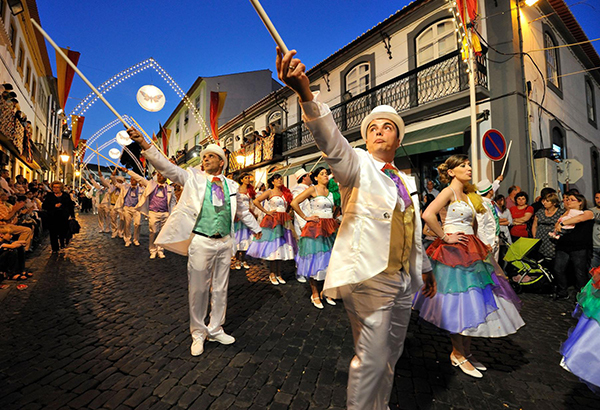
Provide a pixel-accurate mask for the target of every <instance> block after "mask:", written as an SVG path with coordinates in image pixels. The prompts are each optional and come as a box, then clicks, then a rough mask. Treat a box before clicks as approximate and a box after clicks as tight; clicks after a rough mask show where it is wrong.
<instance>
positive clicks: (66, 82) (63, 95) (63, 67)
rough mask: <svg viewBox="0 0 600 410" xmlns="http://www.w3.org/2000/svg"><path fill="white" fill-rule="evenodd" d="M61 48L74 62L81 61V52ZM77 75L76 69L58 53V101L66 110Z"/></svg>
mask: <svg viewBox="0 0 600 410" xmlns="http://www.w3.org/2000/svg"><path fill="white" fill-rule="evenodd" d="M61 50H62V51H63V52H64V53H65V54H66V56H67V57H69V60H71V61H72V62H73V64H75V65H77V63H78V62H79V56H80V55H81V53H78V52H77V51H73V50H67V49H64V48H61ZM74 76H75V70H73V69H72V68H71V67H70V66H69V65H68V64H67V62H66V61H65V60H64V59H63V58H62V57H61V56H60V55H59V54H58V53H56V77H57V78H56V81H57V86H58V101H59V103H60V107H61V108H62V109H63V110H64V109H65V105H66V104H67V98H68V97H69V91H71V84H72V83H73V77H74Z"/></svg>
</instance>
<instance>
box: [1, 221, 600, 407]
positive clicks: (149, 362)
mask: <svg viewBox="0 0 600 410" xmlns="http://www.w3.org/2000/svg"><path fill="white" fill-rule="evenodd" d="M80 222H81V225H82V232H81V233H80V234H79V235H77V236H76V237H75V239H74V240H73V242H72V244H71V246H70V247H69V248H68V249H67V250H66V251H65V252H64V253H61V254H60V255H58V256H52V255H51V254H50V249H49V245H48V244H47V243H45V244H44V245H43V246H41V247H40V249H38V250H36V252H35V254H34V255H33V257H31V258H30V260H29V268H30V269H32V270H33V271H34V272H35V275H34V278H33V279H32V280H29V281H27V282H19V283H26V284H27V285H29V287H28V288H27V289H25V290H17V289H16V288H15V285H16V284H17V283H16V282H11V281H9V282H6V283H8V284H10V285H11V286H10V288H9V289H8V290H3V291H0V328H1V334H0V380H2V382H1V383H0V408H2V409H58V408H74V409H80V408H85V409H100V408H106V409H119V410H120V409H179V408H181V409H186V408H189V409H207V408H210V409H288V408H289V409H309V408H310V409H342V408H343V407H344V404H345V398H346V391H345V388H346V380H347V377H348V365H349V362H350V359H351V358H352V355H353V350H352V334H351V332H350V328H349V324H348V320H347V317H346V314H345V311H344V308H343V306H342V304H341V303H339V304H338V306H329V305H325V309H324V310H317V309H315V308H314V307H313V306H312V305H311V304H310V300H309V297H310V293H309V288H308V286H307V285H303V284H300V283H298V282H296V281H295V280H294V279H293V277H294V275H293V273H292V269H293V264H290V265H287V266H286V267H287V271H286V273H284V277H285V278H286V279H287V280H288V284H286V285H280V286H273V285H271V284H270V283H269V282H268V279H267V273H266V270H265V269H264V268H263V266H262V264H261V263H260V262H258V261H256V262H254V263H252V262H251V268H250V269H249V270H239V271H238V270H232V271H231V279H230V285H229V305H228V311H227V323H226V324H225V330H226V331H227V332H228V333H231V334H232V335H233V336H235V337H236V339H237V341H236V343H235V344H233V345H230V346H223V345H219V344H217V343H206V344H205V352H204V354H202V355H201V356H199V357H192V356H191V355H190V344H191V337H190V336H189V329H188V310H187V309H188V307H187V274H186V259H185V258H183V257H181V256H178V255H175V254H172V253H167V258H166V259H162V260H161V259H155V260H150V259H149V258H148V256H149V255H148V250H147V243H148V231H147V225H146V224H145V225H144V227H143V229H142V238H141V242H142V246H140V247H133V246H132V247H130V248H125V247H124V246H123V242H122V240H117V239H111V238H110V235H108V234H100V233H98V229H97V223H96V219H95V217H92V216H89V215H85V216H81V217H80ZM523 302H524V306H523V310H522V314H523V317H524V319H525V321H526V322H527V325H526V326H525V327H524V328H523V329H521V330H520V331H519V332H518V334H516V335H513V336H510V337H506V338H503V339H498V340H493V339H475V340H474V342H473V345H474V346H473V347H474V351H475V352H477V358H478V359H480V361H481V362H483V363H484V364H485V365H486V366H488V367H489V368H490V370H489V371H487V372H486V374H485V377H484V378H483V379H481V380H475V379H472V378H469V377H468V376H466V375H464V374H462V373H461V372H460V371H458V370H456V369H455V368H453V367H452V366H451V365H450V362H449V353H450V350H451V347H450V341H449V339H448V338H447V337H446V336H444V335H440V334H439V333H437V332H435V331H433V330H431V329H430V328H428V327H426V326H422V325H421V324H419V323H417V320H416V316H415V315H413V323H411V326H410V328H409V333H408V336H407V341H406V350H405V352H404V354H403V356H402V358H401V359H400V361H399V363H398V366H397V368H396V380H395V385H394V390H393V392H392V399H391V405H390V407H391V408H392V409H525V410H530V409H544V410H552V409H569V410H570V409H600V397H598V396H594V395H593V394H592V393H591V392H590V391H589V390H588V389H587V387H585V385H583V384H582V383H580V382H579V381H578V380H577V378H576V377H574V376H573V375H571V374H570V373H568V372H566V371H565V370H563V369H562V368H561V367H560V366H559V365H558V363H559V361H560V355H559V353H558V350H559V348H560V344H561V342H562V341H564V339H565V338H566V335H567V332H568V329H569V328H570V327H571V326H573V325H574V324H575V323H576V322H575V320H574V319H573V318H572V317H571V316H570V312H571V311H572V309H573V306H574V305H573V303H572V302H568V301H567V302H554V301H552V300H550V299H548V298H547V297H545V296H539V295H524V296H523Z"/></svg>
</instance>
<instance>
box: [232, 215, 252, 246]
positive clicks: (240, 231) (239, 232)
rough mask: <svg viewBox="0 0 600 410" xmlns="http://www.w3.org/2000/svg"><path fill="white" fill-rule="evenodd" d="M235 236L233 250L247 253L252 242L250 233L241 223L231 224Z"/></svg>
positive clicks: (237, 221)
mask: <svg viewBox="0 0 600 410" xmlns="http://www.w3.org/2000/svg"><path fill="white" fill-rule="evenodd" d="M233 230H234V236H235V247H236V248H235V250H236V251H247V250H248V247H249V246H250V243H251V242H252V231H251V230H250V228H248V227H247V226H246V225H245V224H244V223H243V222H242V221H239V220H236V221H235V222H234V223H233Z"/></svg>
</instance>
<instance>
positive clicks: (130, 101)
mask: <svg viewBox="0 0 600 410" xmlns="http://www.w3.org/2000/svg"><path fill="white" fill-rule="evenodd" d="M408 3H409V1H406V0H401V1H390V0H378V1H376V2H371V1H364V0H363V1H358V0H344V1H341V0H336V1H322V0H321V1H316V0H303V1H299V0H288V1H285V2H284V1H276V0H262V4H263V6H264V8H265V9H266V10H267V12H268V13H269V15H270V16H271V19H272V20H273V22H274V24H275V26H276V27H277V29H278V30H279V32H280V34H281V35H282V37H283V39H284V40H285V42H286V44H287V45H288V47H289V48H290V49H292V48H295V49H297V50H298V51H299V57H300V58H301V59H302V60H303V62H305V64H306V65H307V66H308V67H309V68H310V67H312V66H313V65H315V64H317V63H318V62H320V61H322V60H323V59H325V58H327V57H328V56H329V55H331V54H332V53H334V52H335V51H337V50H338V49H340V48H341V47H343V46H344V45H346V44H348V43H349V42H350V41H352V40H354V39H355V38H356V37H358V36H360V35H361V34H362V33H364V32H365V31H367V30H369V29H370V28H372V27H373V26H374V25H376V24H377V23H379V22H381V21H382V20H384V19H386V18H387V17H389V16H390V15H392V14H393V13H395V12H396V11H397V10H398V9H401V8H402V7H403V6H404V5H406V4H408ZM567 4H569V5H571V6H572V7H571V11H572V12H573V14H574V15H575V17H576V18H577V19H578V21H579V23H580V24H581V26H582V27H583V29H584V30H585V32H586V34H587V35H588V37H589V38H590V39H595V38H598V37H600V26H598V24H597V21H598V20H600V2H598V1H597V0H587V1H583V2H581V1H577V0H573V1H571V2H569V1H567ZM38 9H39V13H40V19H41V21H42V26H43V27H44V29H45V30H46V31H47V32H48V33H49V34H50V36H52V38H53V39H54V40H55V41H56V42H57V43H58V44H59V45H60V46H62V47H70V48H71V49H73V50H76V51H79V52H80V53H81V58H80V60H79V65H78V67H79V68H80V69H81V70H82V71H83V73H84V74H85V75H86V76H87V77H88V78H89V79H90V80H91V81H92V83H94V84H95V85H99V84H101V83H103V82H104V81H106V80H107V79H109V78H110V77H112V76H113V75H115V74H116V73H118V72H120V71H122V70H124V69H126V68H128V67H130V66H132V65H135V64H137V63H139V62H141V61H143V60H145V59H147V58H149V57H153V58H154V59H155V60H157V61H158V63H159V64H160V65H161V66H162V67H163V68H164V69H165V70H166V71H167V72H168V73H169V74H170V75H171V76H172V77H173V78H174V79H175V81H177V83H179V85H180V86H181V88H182V89H183V90H184V92H185V91H187V90H188V89H189V87H190V86H191V85H192V83H193V82H194V81H195V80H196V78H197V77H198V76H215V75H222V74H230V73H237V72H244V71H252V70H261V69H270V70H271V71H273V72H275V45H274V42H273V40H272V39H271V37H270V36H269V34H268V32H267V31H266V29H265V28H264V26H263V24H262V22H261V21H260V20H259V18H258V16H257V15H256V12H255V11H254V9H253V8H252V5H251V4H250V2H249V1H248V0H235V1H223V0H221V1H216V0H204V1H191V0H180V1H169V2H165V1H157V0H145V1H142V0H127V1H115V0H105V1H101V2H92V1H81V0H78V1H75V0H62V1H60V2H57V1H49V0H39V1H38ZM392 41H393V40H392ZM599 43H600V42H596V43H594V45H595V46H596V50H598V49H599V46H600V44H599ZM47 47H48V51H49V54H50V60H51V61H52V65H53V66H54V50H53V49H52V48H51V47H50V45H49V44H47ZM145 84H154V85H156V86H157V87H159V88H161V89H162V90H163V91H164V92H165V95H166V99H167V104H166V105H165V108H163V110H162V111H160V112H158V113H149V112H147V111H144V110H143V109H142V108H141V107H140V106H139V105H138V104H137V102H136V100H135V94H136V92H137V90H138V89H139V88H140V87H141V86H142V85H145ZM89 92H90V90H89V88H88V87H87V86H86V85H85V84H84V83H83V81H81V80H80V79H79V78H78V77H77V76H76V77H75V80H74V81H73V86H72V89H71V93H70V99H69V101H68V102H67V108H66V111H67V113H68V112H69V111H71V109H73V108H74V107H75V106H76V105H77V103H78V102H79V101H80V100H81V99H83V98H84V97H85V96H86V95H87V94H88V93H89ZM106 98H107V99H108V100H109V101H110V102H111V104H112V105H113V106H114V107H115V108H116V109H117V111H119V112H120V113H121V114H128V115H131V116H132V117H134V118H135V119H136V120H137V121H138V122H139V123H140V124H141V125H142V127H144V128H145V129H146V131H148V132H151V131H156V130H157V128H158V122H159V121H161V122H164V121H165V120H166V119H167V118H168V117H169V115H170V114H171V112H172V111H173V109H174V108H175V107H176V105H177V104H178V102H179V99H178V97H177V96H176V94H175V93H174V92H173V91H172V90H171V89H170V87H169V86H168V85H166V83H164V82H163V80H162V79H161V78H160V77H159V76H158V75H157V74H156V73H155V72H154V71H153V70H146V71H144V72H142V73H140V74H138V75H137V76H135V77H132V78H131V79H129V80H127V81H125V82H123V83H122V84H120V85H119V86H117V87H115V88H114V89H112V90H111V91H110V92H109V93H108V94H106ZM85 116H86V119H85V125H84V127H83V134H82V138H88V137H90V136H91V135H92V134H93V133H95V132H96V131H97V130H99V129H100V128H102V127H103V126H104V125H105V124H107V123H109V122H110V121H112V120H113V119H114V118H115V117H114V116H113V115H112V113H111V112H110V111H109V110H108V109H107V108H106V107H105V106H104V105H103V104H102V103H101V102H97V103H96V104H95V105H94V106H93V107H92V108H91V109H90V110H89V111H88V112H86V114H85ZM206 121H208V119H206ZM121 129H122V128H120V127H119V126H117V127H115V128H114V129H113V130H111V131H109V132H108V133H106V134H105V135H104V136H103V138H101V139H100V140H99V141H98V144H99V145H102V143H103V142H105V141H107V140H108V139H110V138H113V137H114V136H115V134H116V132H117V131H119V130H121ZM107 151H108V148H107V149H106V150H104V151H103V153H104V154H105V155H106V153H107Z"/></svg>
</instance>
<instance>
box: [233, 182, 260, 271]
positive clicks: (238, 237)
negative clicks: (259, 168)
mask: <svg viewBox="0 0 600 410" xmlns="http://www.w3.org/2000/svg"><path fill="white" fill-rule="evenodd" d="M251 181H252V176H251V175H250V174H249V173H247V172H246V173H244V174H242V175H241V176H240V179H239V183H240V189H239V191H238V193H239V194H240V196H241V198H242V205H241V206H242V207H243V208H244V210H246V211H250V212H252V210H253V208H254V204H253V203H252V201H253V200H254V198H256V192H255V191H254V187H253V186H252V184H251ZM233 229H234V236H235V246H236V254H235V259H236V262H235V268H236V269H242V267H244V268H246V269H248V268H250V266H248V263H247V262H246V260H245V256H246V251H247V250H248V247H249V246H250V243H251V242H252V231H251V230H250V228H248V227H247V226H246V225H245V224H244V223H243V222H242V221H241V220H239V219H238V218H237V217H236V219H235V221H234V223H233Z"/></svg>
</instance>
